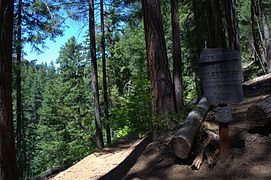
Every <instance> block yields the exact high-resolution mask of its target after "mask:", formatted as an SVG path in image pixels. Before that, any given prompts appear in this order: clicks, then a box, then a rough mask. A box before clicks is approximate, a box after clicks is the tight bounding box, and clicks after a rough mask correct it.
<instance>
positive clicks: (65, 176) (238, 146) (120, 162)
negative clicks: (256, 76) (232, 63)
mask: <svg viewBox="0 0 271 180" xmlns="http://www.w3.org/2000/svg"><path fill="white" fill-rule="evenodd" d="M265 97H266V96H257V97H253V98H246V99H245V100H244V101H243V102H241V103H240V104H238V105H235V106H234V112H235V113H234V119H235V122H234V123H232V124H231V125H230V136H231V158H230V159H229V160H228V161H226V162H223V163H222V162H220V161H218V162H217V163H216V164H215V166H214V167H208V164H207V162H206V160H203V164H202V166H201V168H200V169H199V170H192V168H191V164H192V162H193V159H194V158H195V154H193V151H192V153H191V154H190V157H189V158H188V159H187V160H181V159H178V158H176V157H175V155H174V154H173V153H172V151H171V149H170V146H169V143H168V142H169V139H170V135H167V136H166V135H165V136H164V137H159V139H157V140H155V141H151V138H150V137H145V138H143V139H133V140H132V141H131V139H130V140H128V141H127V140H126V141H125V140H124V141H121V142H119V143H118V145H116V146H115V147H111V148H105V149H104V150H103V151H101V152H95V153H93V154H91V155H89V156H88V157H86V158H84V159H83V160H81V161H80V162H78V163H77V164H75V165H74V166H72V167H70V168H69V169H67V170H66V171H64V172H61V173H60V174H58V175H57V176H55V177H54V178H52V180H87V179H112V180H117V179H137V180H139V179H154V180H156V179H176V180H177V179H227V180H228V179H271V171H270V167H271V153H270V152H271V126H270V125H260V126H259V125H258V124H257V123H255V122H252V121H248V120H247V117H246V113H247V109H248V108H249V107H250V106H251V105H253V104H255V103H256V102H258V101H260V100H262V99H263V98H265Z"/></svg>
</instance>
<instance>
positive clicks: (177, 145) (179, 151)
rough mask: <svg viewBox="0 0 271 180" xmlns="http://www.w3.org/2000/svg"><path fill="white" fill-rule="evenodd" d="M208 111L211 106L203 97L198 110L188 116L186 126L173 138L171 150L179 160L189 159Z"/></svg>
mask: <svg viewBox="0 0 271 180" xmlns="http://www.w3.org/2000/svg"><path fill="white" fill-rule="evenodd" d="M208 110H209V104H208V102H207V100H206V98H205V97H202V98H201V100H200V102H199V103H198V105H197V106H196V108H195V109H194V110H192V111H191V112H190V113H189V114H188V116H187V118H186V119H185V121H184V124H183V125H182V127H181V128H180V129H179V130H178V131H177V133H176V135H175V136H174V137H173V138H172V140H171V148H172V150H173V152H174V154H175V155H176V156H178V157H179V158H182V159H186V158H187V157H188V155H189V153H190V149H191V147H192V145H193V141H194V138H195V136H196V134H197V132H198V129H199V127H200V124H201V122H202V120H203V118H204V116H205V114H206V113H207V112H208Z"/></svg>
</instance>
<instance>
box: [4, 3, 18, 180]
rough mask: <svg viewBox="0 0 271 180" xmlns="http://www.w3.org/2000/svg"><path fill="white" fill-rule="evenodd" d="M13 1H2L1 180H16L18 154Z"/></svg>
mask: <svg viewBox="0 0 271 180" xmlns="http://www.w3.org/2000/svg"><path fill="white" fill-rule="evenodd" d="M13 4H14V1H13V0H9V1H6V0H0V179H1V180H16V179H18V176H17V167H16V153H15V139H14V128H13V120H12V98H11V92H12V89H11V81H12V78H11V75H12V72H11V69H12V67H11V66H12V30H13V27H12V26H13V6H14V5H13Z"/></svg>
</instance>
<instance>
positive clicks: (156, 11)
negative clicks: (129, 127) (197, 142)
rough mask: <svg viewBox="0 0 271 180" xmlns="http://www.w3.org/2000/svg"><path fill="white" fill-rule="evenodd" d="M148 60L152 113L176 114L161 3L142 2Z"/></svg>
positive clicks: (145, 0) (153, 0)
mask: <svg viewBox="0 0 271 180" xmlns="http://www.w3.org/2000/svg"><path fill="white" fill-rule="evenodd" d="M142 7H143V14H144V29H145V39H146V47H147V58H148V65H149V73H150V79H151V93H152V111H153V113H154V114H156V115H163V114H170V113H174V112H176V108H175V98H174V97H175V96H174V90H173V85H172V81H171V77H170V72H169V67H168V59H167V52H166V44H165V37H164V30H163V25H162V17H161V9H160V1H158V0H142Z"/></svg>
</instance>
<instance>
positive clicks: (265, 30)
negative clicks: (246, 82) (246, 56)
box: [261, 1, 271, 73]
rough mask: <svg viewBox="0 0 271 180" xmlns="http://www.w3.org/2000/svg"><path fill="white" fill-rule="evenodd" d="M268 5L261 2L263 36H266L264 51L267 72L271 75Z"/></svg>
mask: <svg viewBox="0 0 271 180" xmlns="http://www.w3.org/2000/svg"><path fill="white" fill-rule="evenodd" d="M265 6H268V4H264V2H263V1H261V8H262V21H263V36H264V47H265V48H264V49H265V56H266V60H267V72H268V73H271V42H270V41H271V39H270V30H269V23H268V19H269V17H268V15H267V14H268V8H266V7H265Z"/></svg>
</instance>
